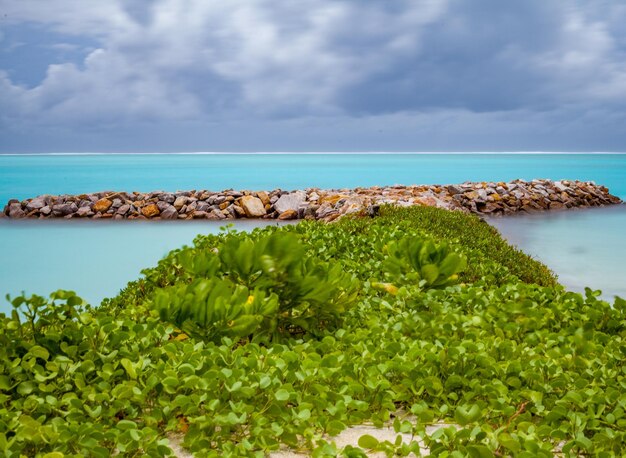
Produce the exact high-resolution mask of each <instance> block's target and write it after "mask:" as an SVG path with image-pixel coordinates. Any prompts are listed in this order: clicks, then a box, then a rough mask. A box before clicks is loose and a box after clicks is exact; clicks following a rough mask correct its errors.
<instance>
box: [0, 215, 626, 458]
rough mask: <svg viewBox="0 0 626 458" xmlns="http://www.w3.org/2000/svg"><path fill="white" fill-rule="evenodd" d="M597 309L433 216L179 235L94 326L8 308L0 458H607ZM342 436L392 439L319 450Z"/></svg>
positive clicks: (0, 356)
mask: <svg viewBox="0 0 626 458" xmlns="http://www.w3.org/2000/svg"><path fill="white" fill-rule="evenodd" d="M597 296H598V292H593V291H591V290H588V291H587V293H586V295H584V296H582V295H579V294H574V293H570V292H566V291H564V289H563V288H562V287H561V286H559V285H558V284H557V283H556V279H555V278H554V276H553V275H552V274H551V273H550V271H549V270H548V269H547V268H546V267H545V266H543V265H541V264H539V263H538V262H536V261H534V260H533V259H531V258H529V257H528V256H526V255H524V254H523V253H521V252H520V251H518V250H515V249H513V248H511V247H510V246H508V245H507V244H506V243H505V242H504V241H503V240H502V239H501V238H500V237H499V236H498V234H497V232H496V231H495V230H494V229H492V228H491V227H490V226H488V225H487V224H485V223H483V222H481V221H480V220H479V219H478V218H476V217H473V216H468V215H464V214H461V213H451V212H447V211H444V210H437V209H433V208H421V207H416V208H411V209H388V208H386V209H383V211H382V215H381V216H380V217H378V218H375V219H369V218H367V219H353V220H342V221H340V222H338V223H335V224H330V225H325V224H322V223H317V222H308V221H304V222H302V223H300V224H298V225H295V226H287V227H283V228H280V229H278V228H274V227H270V228H266V229H263V230H255V231H253V232H252V233H249V234H246V233H237V232H232V231H230V232H225V233H223V234H221V235H219V236H199V237H198V238H197V239H196V240H195V244H194V247H186V248H183V249H180V250H175V251H173V252H172V253H170V254H169V255H168V256H167V257H166V258H165V259H163V260H162V261H161V262H160V263H159V265H158V266H156V267H154V268H151V269H147V270H146V271H144V278H142V279H139V280H137V281H134V282H131V283H130V284H129V285H128V287H127V288H126V289H125V290H124V291H122V292H121V293H120V294H119V295H118V296H117V297H115V298H113V299H111V300H107V301H105V303H103V304H102V306H100V307H97V308H92V307H90V306H88V305H86V304H84V303H83V301H82V300H81V299H79V298H77V297H76V296H75V295H74V294H72V293H69V292H57V293H54V294H53V295H52V296H51V297H50V299H43V298H40V297H37V296H33V297H30V298H25V297H18V298H15V299H13V301H12V303H13V305H14V307H15V312H14V313H13V314H12V316H10V317H4V316H3V317H1V318H0V319H1V321H0V451H1V452H2V453H1V454H2V455H3V456H7V457H19V456H28V457H36V456H40V457H47V458H57V457H63V456H94V457H100V456H103V457H104V456H111V455H112V454H113V455H118V456H168V455H169V454H170V453H171V452H170V448H169V446H168V444H169V442H168V437H170V438H171V437H180V439H181V441H182V444H183V446H184V447H185V448H187V449H188V450H189V451H191V452H192V453H194V454H196V455H197V456H203V457H204V456H266V455H268V454H270V453H271V452H272V451H276V450H279V448H281V447H290V448H292V449H295V450H306V451H308V452H309V453H310V454H312V455H313V456H317V457H325V456H346V457H361V456H367V454H368V453H370V452H371V451H374V450H376V451H383V452H385V453H387V454H388V455H390V456H392V455H394V454H395V455H396V456H408V455H409V454H410V453H415V454H416V455H419V453H420V444H421V445H422V446H424V447H428V448H430V451H431V454H432V455H433V456H441V457H464V456H469V457H491V456H519V457H537V456H540V457H541V456H545V457H550V456H553V455H554V454H555V453H556V452H559V453H561V454H562V455H563V456H587V455H593V456H607V457H609V456H615V455H620V454H621V453H622V450H623V449H624V448H625V446H626V412H625V410H626V394H625V393H626V389H625V388H626V373H625V372H624V371H623V366H624V364H623V362H624V358H625V357H626V341H625V337H626V328H625V323H626V321H625V318H626V301H624V300H621V299H616V300H615V303H614V304H612V305H610V304H608V303H607V302H605V301H602V300H599V299H598V297H597ZM363 422H372V423H373V424H375V425H378V426H381V425H383V424H386V423H388V422H390V423H391V424H393V428H394V429H395V431H396V432H398V433H399V434H400V433H403V434H405V435H404V436H400V437H399V439H398V440H397V441H395V442H393V443H390V442H382V443H381V442H379V441H378V440H377V439H375V438H374V437H371V436H368V435H363V436H362V437H361V438H360V440H359V441H358V445H359V447H351V446H348V447H346V448H345V449H339V448H338V447H337V446H336V445H335V443H334V442H333V436H335V435H337V434H338V433H340V432H341V431H343V430H345V429H346V428H348V427H349V426H351V425H357V424H361V423H363ZM433 424H441V425H442V426H441V427H439V428H437V429H435V430H434V431H433V430H432V429H431V428H430V427H431V425H433ZM407 434H408V436H407ZM407 437H408V439H407ZM403 438H404V439H403ZM411 438H412V439H411Z"/></svg>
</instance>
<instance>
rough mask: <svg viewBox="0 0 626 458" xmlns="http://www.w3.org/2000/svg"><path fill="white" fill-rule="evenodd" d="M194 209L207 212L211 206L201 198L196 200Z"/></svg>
mask: <svg viewBox="0 0 626 458" xmlns="http://www.w3.org/2000/svg"><path fill="white" fill-rule="evenodd" d="M196 211H201V212H205V213H208V212H209V211H211V206H210V205H209V204H208V203H206V202H204V201H203V200H199V201H198V202H196Z"/></svg>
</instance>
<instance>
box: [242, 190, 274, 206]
mask: <svg viewBox="0 0 626 458" xmlns="http://www.w3.org/2000/svg"><path fill="white" fill-rule="evenodd" d="M256 195H257V197H258V198H259V199H261V202H263V207H265V206H266V205H269V204H270V196H269V195H268V194H267V193H266V192H265V191H259V192H257V193H256ZM244 209H245V207H244Z"/></svg>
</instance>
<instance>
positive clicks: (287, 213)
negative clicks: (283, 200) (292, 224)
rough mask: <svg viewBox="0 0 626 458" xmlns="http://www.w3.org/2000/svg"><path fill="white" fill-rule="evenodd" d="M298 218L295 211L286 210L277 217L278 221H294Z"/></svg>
mask: <svg viewBox="0 0 626 458" xmlns="http://www.w3.org/2000/svg"><path fill="white" fill-rule="evenodd" d="M296 218H298V212H297V211H296V210H286V211H284V212H282V213H281V214H280V215H278V219H280V220H288V219H296Z"/></svg>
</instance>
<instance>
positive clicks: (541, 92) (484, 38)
mask: <svg viewBox="0 0 626 458" xmlns="http://www.w3.org/2000/svg"><path fill="white" fill-rule="evenodd" d="M624 24H626V3H625V2H623V1H622V0H614V1H610V0H607V1H601V0H586V1H578V0H570V1H562V0H524V1H502V0H472V1H467V0H367V1H364V0H297V1H294V0H289V1H286V0H221V1H217V0H185V1H183V0H106V1H85V0H0V152H1V153H39V152H187V151H225V152H228V151H294V152H298V151H576V152H578V151H626V27H624Z"/></svg>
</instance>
